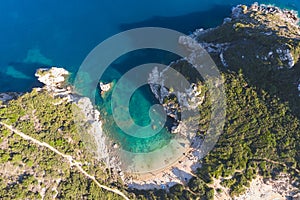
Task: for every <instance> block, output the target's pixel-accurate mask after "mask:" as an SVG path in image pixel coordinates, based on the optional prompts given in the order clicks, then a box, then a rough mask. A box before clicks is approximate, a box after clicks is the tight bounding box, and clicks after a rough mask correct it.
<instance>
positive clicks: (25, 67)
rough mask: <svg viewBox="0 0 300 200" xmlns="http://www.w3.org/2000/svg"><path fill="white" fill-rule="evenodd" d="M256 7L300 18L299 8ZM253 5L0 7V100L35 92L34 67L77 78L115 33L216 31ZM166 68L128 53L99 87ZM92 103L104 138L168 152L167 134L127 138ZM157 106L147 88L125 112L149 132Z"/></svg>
mask: <svg viewBox="0 0 300 200" xmlns="http://www.w3.org/2000/svg"><path fill="white" fill-rule="evenodd" d="M259 2H260V3H266V4H274V5H276V6H279V7H283V8H290V9H294V10H300V1H299V0H281V1H280V0H265V1H263V0H262V1H259ZM252 3H253V1H250V0H244V1H243V0H230V1H229V0H228V1H226V0H127V1H124V0H110V1H105V0H102V1H99V0H89V1H82V0H64V1H62V0H51V1H46V0H9V1H1V3H0V35H1V37H0V92H7V91H30V90H31V88H32V87H35V86H39V85H40V84H39V83H38V81H37V80H36V78H35V77H34V73H35V71H36V69H37V68H40V67H50V66H58V67H64V68H66V69H67V70H69V71H70V72H71V73H72V74H73V75H75V74H76V72H77V70H78V68H79V67H80V65H81V63H82V62H83V60H84V58H85V57H86V56H87V55H88V53H89V52H90V51H91V50H92V49H93V48H94V47H96V46H97V45H98V44H99V43H100V42H102V41H104V40H105V39H107V38H109V37H110V36H112V35H114V34H117V33H119V32H121V31H124V30H128V29H132V28H138V27H149V26H151V27H164V28H170V29H174V30H177V31H180V32H182V33H185V34H189V33H192V32H193V31H194V30H195V29H198V28H210V27H215V26H217V25H219V24H221V23H222V22H223V19H224V18H225V17H229V16H230V13H231V8H232V7H233V6H235V5H237V4H252ZM129 57H130V56H129ZM127 58H128V56H127ZM172 60H174V57H173V56H172V55H166V54H161V53H159V52H152V51H148V52H147V53H146V54H145V53H136V54H134V53H133V59H124V58H123V59H122V58H120V59H119V60H118V61H116V62H115V63H114V64H113V65H112V66H111V67H112V69H111V70H108V71H107V72H106V73H105V74H104V75H105V77H102V78H101V79H102V80H106V81H113V80H115V79H118V78H119V77H120V76H121V75H122V73H124V72H126V69H129V68H132V67H134V66H137V65H140V64H144V63H149V62H157V63H162V64H168V63H170V62H171V61H172ZM99 78H100V77H99ZM98 100H99V101H98ZM96 103H97V105H98V106H99V109H100V110H101V113H102V114H103V115H104V116H105V117H103V121H104V122H105V123H104V130H105V131H106V132H108V133H109V134H110V135H112V137H113V138H114V139H116V140H117V141H118V142H119V143H121V145H122V146H123V148H124V149H126V150H128V151H132V152H150V151H153V150H156V149H159V148H161V147H163V146H164V145H166V144H167V143H168V142H169V141H170V139H171V137H172V136H171V134H170V133H169V132H168V131H167V129H163V130H162V131H161V132H160V134H157V135H155V136H153V137H150V138H146V139H139V138H133V137H131V136H128V135H126V134H125V133H124V132H123V131H122V130H120V129H119V128H118V126H116V124H114V122H113V120H112V115H111V110H110V108H109V107H110V100H109V99H108V100H107V101H103V99H102V100H101V98H98V99H97V101H96ZM155 103H157V101H156V100H155V99H154V97H153V95H152V94H151V92H150V91H149V88H141V89H140V90H139V91H138V92H136V93H135V95H134V96H133V98H132V101H131V104H130V107H131V108H130V110H131V116H132V118H133V119H134V120H135V123H137V124H139V125H141V126H146V125H148V124H149V123H150V121H149V120H150V118H149V115H148V110H149V108H150V107H151V105H153V104H155Z"/></svg>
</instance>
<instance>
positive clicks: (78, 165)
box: [0, 122, 129, 200]
mask: <svg viewBox="0 0 300 200" xmlns="http://www.w3.org/2000/svg"><path fill="white" fill-rule="evenodd" d="M0 125H3V126H5V127H6V128H7V129H9V130H11V131H12V132H14V133H16V134H17V135H19V136H21V137H22V138H23V139H25V140H28V141H31V142H33V143H35V144H37V145H39V146H43V147H46V148H48V149H50V150H51V151H53V152H54V153H56V154H58V155H60V156H62V157H64V158H65V159H67V160H68V161H69V163H70V167H72V166H75V167H76V168H77V169H78V170H79V171H80V172H81V173H82V174H83V175H85V176H86V177H88V178H89V179H91V180H93V181H94V182H95V183H96V184H97V185H98V186H99V187H100V188H102V189H105V190H107V191H110V192H113V193H115V194H118V195H120V196H122V197H123V198H124V199H126V200H129V198H128V197H127V196H126V195H125V194H124V193H123V192H121V191H120V190H118V189H113V188H110V187H107V186H105V185H101V184H100V183H99V182H98V181H97V180H96V178H95V177H94V176H92V175H90V174H88V173H87V172H86V171H85V170H84V169H82V167H81V165H82V164H81V163H80V162H78V161H76V160H74V159H73V158H72V156H70V155H66V154H63V153H61V152H60V151H58V150H57V149H55V148H54V147H52V146H51V145H49V144H48V143H46V142H40V141H39V140H37V139H34V138H32V137H30V136H28V135H26V134H25V133H22V132H21V131H19V130H17V129H15V128H14V127H12V126H10V125H8V124H5V123H3V122H0Z"/></svg>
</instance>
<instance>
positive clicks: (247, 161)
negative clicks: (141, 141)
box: [0, 13, 300, 200]
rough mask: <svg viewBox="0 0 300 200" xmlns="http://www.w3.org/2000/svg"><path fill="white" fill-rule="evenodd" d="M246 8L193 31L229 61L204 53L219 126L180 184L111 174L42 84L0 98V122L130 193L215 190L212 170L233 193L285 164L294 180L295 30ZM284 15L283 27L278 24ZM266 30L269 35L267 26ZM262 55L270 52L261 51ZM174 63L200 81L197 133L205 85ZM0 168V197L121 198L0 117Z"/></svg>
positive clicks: (299, 125) (297, 157) (299, 126)
mask: <svg viewBox="0 0 300 200" xmlns="http://www.w3.org/2000/svg"><path fill="white" fill-rule="evenodd" d="M247 17H248V18H247ZM247 17H245V18H243V19H239V20H233V21H231V22H227V23H225V24H223V25H221V26H219V27H217V28H216V29H214V30H211V31H208V32H206V33H204V34H203V35H200V36H199V37H198V38H197V39H198V40H199V41H200V42H206V43H214V44H220V43H223V44H224V43H228V44H229V45H228V46H227V48H226V50H223V51H222V52H223V53H224V58H225V60H226V63H227V64H228V66H229V67H228V68H226V67H224V66H223V65H222V62H221V60H220V58H219V53H220V52H218V53H211V56H212V57H213V59H214V60H215V62H216V63H217V65H218V66H219V67H220V69H221V71H222V76H223V77H224V80H225V90H226V97H227V110H226V122H225V127H224V133H223V134H222V135H221V136H220V138H219V141H218V142H217V144H216V146H215V148H214V149H213V150H212V151H211V152H210V153H209V154H208V155H207V156H206V157H205V158H204V159H203V160H202V161H201V162H202V163H201V164H202V168H200V169H198V171H197V172H196V174H195V177H193V178H192V179H191V180H190V181H189V183H188V184H187V185H186V186H183V185H175V186H173V187H171V188H169V191H168V192H167V191H165V190H148V191H139V190H129V189H127V188H125V186H124V185H123V183H122V181H120V180H119V179H118V177H114V176H111V175H110V174H109V173H108V171H109V170H106V169H105V166H104V164H103V163H102V162H100V161H98V160H97V159H95V158H94V155H93V154H92V153H90V152H89V151H86V149H85V147H84V143H83V142H82V140H81V136H82V134H85V137H87V136H88V134H86V133H83V132H81V131H83V130H77V128H76V126H75V122H74V118H73V114H74V113H73V112H72V111H74V109H72V106H74V105H73V104H71V103H67V102H65V101H62V100H61V99H60V98H53V97H52V96H50V95H49V94H48V93H46V92H41V93H38V92H36V91H32V92H31V93H27V94H25V95H23V96H21V97H19V98H18V99H17V100H12V101H10V102H9V103H8V104H5V103H3V102H0V121H1V122H4V123H6V124H9V125H12V126H14V127H15V128H16V129H18V130H20V131H22V132H24V133H26V134H28V135H30V136H31V137H33V138H35V139H37V140H39V141H42V142H47V143H48V144H50V145H51V146H53V147H55V148H56V149H58V150H59V151H60V152H62V153H64V154H68V155H71V156H72V157H73V158H75V159H76V160H77V161H80V162H82V164H83V166H82V168H84V170H86V171H87V172H88V173H89V174H91V175H93V176H95V177H96V179H97V180H98V181H99V182H100V183H101V184H104V185H107V186H110V187H114V188H118V189H119V190H121V191H122V192H124V193H126V194H127V195H128V196H129V197H130V198H132V199H200V200H202V199H213V197H214V195H215V194H217V193H221V192H222V189H220V188H212V183H213V182H214V181H215V180H216V179H220V180H221V185H222V186H224V187H226V188H229V189H230V195H232V196H238V195H240V194H242V193H243V192H244V191H245V190H246V188H247V187H249V185H250V182H251V181H252V180H253V179H254V178H255V177H256V176H257V175H261V176H263V177H264V178H274V179H275V178H277V177H278V175H279V174H280V173H285V174H289V175H290V176H291V178H292V180H293V181H294V182H300V173H299V171H300V145H299V141H300V121H299V117H300V107H299V105H300V98H299V96H298V95H299V93H298V91H297V87H296V85H295V83H296V82H297V81H299V77H300V66H299V63H298V58H299V55H300V42H299V35H298V33H297V32H296V30H294V27H292V26H290V25H289V24H286V23H285V22H284V21H282V20H281V19H280V18H278V16H277V15H273V14H269V15H263V14H261V15H259V14H255V15H254V14H253V13H248V14H247ZM283 23H284V24H285V26H286V27H285V28H282V27H280V26H281V25H282V24H283ZM284 29H285V30H287V31H284ZM269 32H272V34H266V33H269ZM283 47H287V48H288V49H290V52H291V54H292V56H293V58H294V60H295V63H296V64H295V66H294V67H293V68H292V69H288V68H287V66H286V64H287V63H285V62H284V61H282V60H281V59H280V58H279V57H280V56H279V54H278V53H277V52H276V50H277V49H278V48H283ZM271 51H272V52H273V54H272V56H269V53H270V52H271ZM266 56H269V57H268V58H267V59H264V57H266ZM278 66H283V69H278ZM172 67H173V68H174V69H176V70H177V71H178V72H180V73H181V74H183V75H184V76H186V77H187V79H188V80H189V81H190V82H193V83H199V85H201V91H202V93H203V94H204V95H205V101H204V103H203V104H202V105H200V106H199V109H200V111H201V112H200V121H199V124H200V126H199V127H200V130H199V136H203V137H204V136H205V132H206V130H207V128H208V125H209V122H210V101H209V93H208V92H207V88H206V87H205V84H204V83H202V81H203V80H202V78H201V77H200V76H196V74H198V73H197V71H196V70H195V69H193V68H191V66H190V65H189V64H188V63H187V62H185V61H178V62H176V63H174V64H173V65H172ZM39 73H42V72H39ZM174 102H175V103H176V102H177V101H176V98H175V97H174V96H172V97H170V98H169V99H165V103H174ZM79 132H80V134H81V135H80V134H79ZM87 141H88V140H87ZM92 142H93V141H92V140H91V143H92ZM0 174H1V178H0V199H25V198H28V199H40V198H42V196H44V197H45V199H51V198H53V197H57V198H62V199H120V198H121V197H120V196H117V195H116V194H114V193H110V192H107V191H104V190H102V189H99V187H98V186H97V185H95V183H94V182H93V181H92V180H90V179H87V178H86V177H85V176H84V175H82V174H81V173H79V172H78V171H77V170H76V168H70V166H69V164H68V162H66V161H65V160H64V159H63V158H62V157H60V156H58V155H56V154H55V153H53V152H52V151H50V150H49V149H46V148H44V147H39V146H37V145H35V144H33V143H31V142H28V141H26V140H23V139H22V138H21V137H19V136H17V135H16V134H13V133H12V132H11V131H9V130H8V129H6V128H4V127H1V126H0ZM298 187H299V185H298ZM42 188H44V189H42ZM42 191H43V192H42Z"/></svg>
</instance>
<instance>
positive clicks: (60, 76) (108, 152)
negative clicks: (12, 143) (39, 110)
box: [0, 6, 300, 200]
mask: <svg viewBox="0 0 300 200" xmlns="http://www.w3.org/2000/svg"><path fill="white" fill-rule="evenodd" d="M262 8H265V7H262ZM267 8H270V6H267ZM251 9H252V10H253V9H256V8H251ZM257 9H260V8H257ZM275 10H276V9H275ZM246 11H247V10H245V8H244V7H242V6H238V7H236V8H234V9H233V13H239V14H236V15H237V16H239V17H240V16H241V15H242V14H241V13H244V12H246ZM268 12H269V11H268ZM279 13H281V12H279ZM287 13H289V12H287ZM284 16H286V15H285V14H284ZM292 18H293V17H288V18H287V19H292ZM296 21H297V23H299V19H298V18H297V20H294V21H291V22H293V24H294V22H296ZM225 23H226V22H225ZM297 27H298V28H299V26H297ZM211 30H213V29H210V31H211ZM206 31H209V30H203V31H196V32H195V33H193V36H194V37H198V36H199V35H201V34H203V33H205V32H206ZM207 48H209V46H207ZM220 48H221V49H222V50H220V52H218V53H221V54H222V58H223V52H222V51H223V48H224V47H220ZM225 48H226V47H225ZM220 57H221V55H220ZM292 59H293V60H294V58H293V57H292ZM221 60H222V61H223V62H222V63H223V64H224V63H225V64H224V66H225V65H227V64H226V61H225V60H224V58H223V59H221ZM291 65H292V64H291ZM291 65H290V64H289V65H288V66H290V67H293V65H292V66H291ZM225 67H226V66H225ZM51 69H53V68H51ZM44 70H46V72H47V71H48V70H49V69H44ZM54 71H55V72H50V73H54V74H55V76H54V77H56V79H53V80H51V76H47V77H46V79H41V80H42V81H41V82H43V83H44V84H45V87H44V89H45V90H47V91H48V92H50V93H51V94H53V96H54V97H59V98H61V99H62V100H66V101H68V102H70V103H74V104H76V105H77V106H78V107H79V108H80V109H81V111H82V112H83V114H84V119H83V120H85V121H88V122H89V123H90V127H91V129H90V130H91V131H92V132H91V136H93V138H94V139H95V145H96V147H97V148H96V149H90V150H91V151H94V154H95V155H98V157H97V159H99V160H104V161H105V163H106V165H107V168H109V169H110V168H113V171H114V173H115V174H116V175H117V176H118V177H120V178H121V179H122V180H123V182H124V183H125V184H126V185H127V186H128V187H129V188H130V189H138V190H153V189H166V190H168V189H169V188H170V187H172V186H174V185H175V184H182V185H186V184H187V183H188V181H189V180H190V179H191V178H192V177H193V176H195V174H194V172H196V170H197V169H198V168H201V164H200V162H199V159H198V158H199V154H200V152H199V148H198V145H200V144H201V139H200V138H194V139H195V143H196V144H197V145H194V146H191V147H189V148H188V149H187V151H186V152H185V153H184V154H183V155H182V156H181V157H180V158H178V160H176V161H175V162H174V163H171V164H170V165H168V166H167V167H165V168H163V169H159V170H157V171H153V172H148V173H143V174H134V173H132V174H130V173H127V172H124V171H122V169H121V164H122V163H121V160H120V158H119V155H118V151H117V148H118V146H115V145H116V144H114V143H113V141H110V140H109V138H107V137H106V136H105V135H104V134H103V131H102V125H103V122H102V121H101V113H100V112H99V111H98V110H97V109H96V108H95V106H94V105H92V103H91V101H90V99H88V98H87V97H82V96H80V95H78V94H76V93H75V92H74V91H73V90H72V88H71V87H68V86H66V85H64V84H61V83H63V82H65V76H67V75H68V73H67V72H66V71H64V70H63V69H62V68H55V69H54ZM37 76H41V75H39V74H38V73H37ZM39 80H40V79H39ZM299 86H300V84H299ZM299 86H298V90H300V89H299ZM36 89H37V90H42V88H36ZM1 95H2V94H0V101H2V99H3V101H4V102H7V101H9V100H11V99H14V98H17V97H18V96H20V95H22V93H3V95H2V96H1ZM92 147H93V148H94V146H92ZM282 180H285V179H284V178H283V179H282ZM275 184H276V181H274V182H272V181H270V182H269V184H264V183H263V181H262V178H261V177H258V178H257V179H253V181H252V182H251V187H250V188H249V189H248V190H247V192H246V194H245V195H241V196H240V197H238V198H235V199H237V200H239V199H249V198H250V199H251V198H252V196H250V195H252V194H254V193H255V195H258V196H255V197H257V198H262V197H263V198H267V196H262V193H265V192H266V191H270V190H272V191H271V192H272V193H270V194H271V197H270V198H275V197H277V198H282V197H283V196H282V194H280V191H277V190H274V189H270V187H269V186H270V185H271V186H273V185H275ZM266 185H269V186H266ZM216 187H220V186H215V188H216ZM264 188H266V189H264ZM217 195H219V194H216V199H218V198H217ZM259 195H260V196H259ZM227 197H228V198H231V197H230V196H227ZM219 199H224V198H223V197H220V198H219Z"/></svg>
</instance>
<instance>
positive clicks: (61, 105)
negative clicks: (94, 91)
mask: <svg viewBox="0 0 300 200" xmlns="http://www.w3.org/2000/svg"><path fill="white" fill-rule="evenodd" d="M71 106H74V105H72V104H70V103H66V102H64V101H61V99H60V98H57V99H53V97H52V96H50V95H49V94H47V93H46V92H43V93H37V92H36V91H33V92H31V93H27V94H25V95H23V96H22V97H20V98H19V99H17V100H13V101H10V102H9V104H8V105H7V106H4V107H3V108H1V109H0V119H1V121H2V122H5V123H7V124H10V125H13V126H14V127H16V129H18V130H20V131H22V132H24V133H26V134H28V135H29V136H31V137H33V138H35V139H37V140H39V141H42V142H47V143H48V144H50V145H51V146H53V147H55V148H56V149H58V150H59V151H60V152H62V153H65V154H67V155H71V156H72V157H73V158H75V159H76V160H77V161H80V162H82V163H83V166H82V167H83V168H84V169H85V170H86V171H87V172H88V173H89V174H91V175H93V176H95V177H96V178H97V180H98V181H99V182H100V183H102V184H105V185H108V186H112V187H116V186H118V187H121V186H122V183H118V184H115V182H116V181H117V180H115V179H113V178H112V177H110V176H109V175H108V174H107V172H106V171H105V168H104V165H103V164H102V163H101V162H99V161H97V160H96V159H94V157H93V155H91V154H89V151H86V149H85V148H84V146H83V145H82V141H81V139H80V138H81V137H80V135H79V134H78V132H77V131H76V127H75V125H74V121H73V116H72V115H73V114H72V108H71ZM0 133H1V134H0V143H1V145H0V166H1V169H0V174H1V178H0V187H1V188H0V198H1V199H25V198H29V199H40V198H41V197H42V195H43V196H44V197H45V198H46V199H52V197H54V196H56V197H57V198H63V199H122V198H121V197H120V196H118V195H116V194H114V193H111V192H107V191H104V190H102V189H100V188H99V187H98V186H96V185H95V184H94V182H93V181H91V180H89V179H87V178H86V177H85V176H84V175H82V174H81V173H80V172H78V171H77V170H76V168H70V166H69V163H68V161H67V160H65V159H63V158H62V157H61V156H59V155H57V154H55V153H54V152H52V151H50V150H49V149H46V148H44V147H39V146H37V145H36V144H33V143H31V142H28V141H26V140H24V139H22V138H21V137H20V136H18V135H16V134H13V133H11V131H9V130H7V129H6V128H4V127H0ZM8 172H9V173H8ZM42 188H44V189H42ZM43 190H44V193H42V192H41V191H43ZM122 190H123V189H122Z"/></svg>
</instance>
